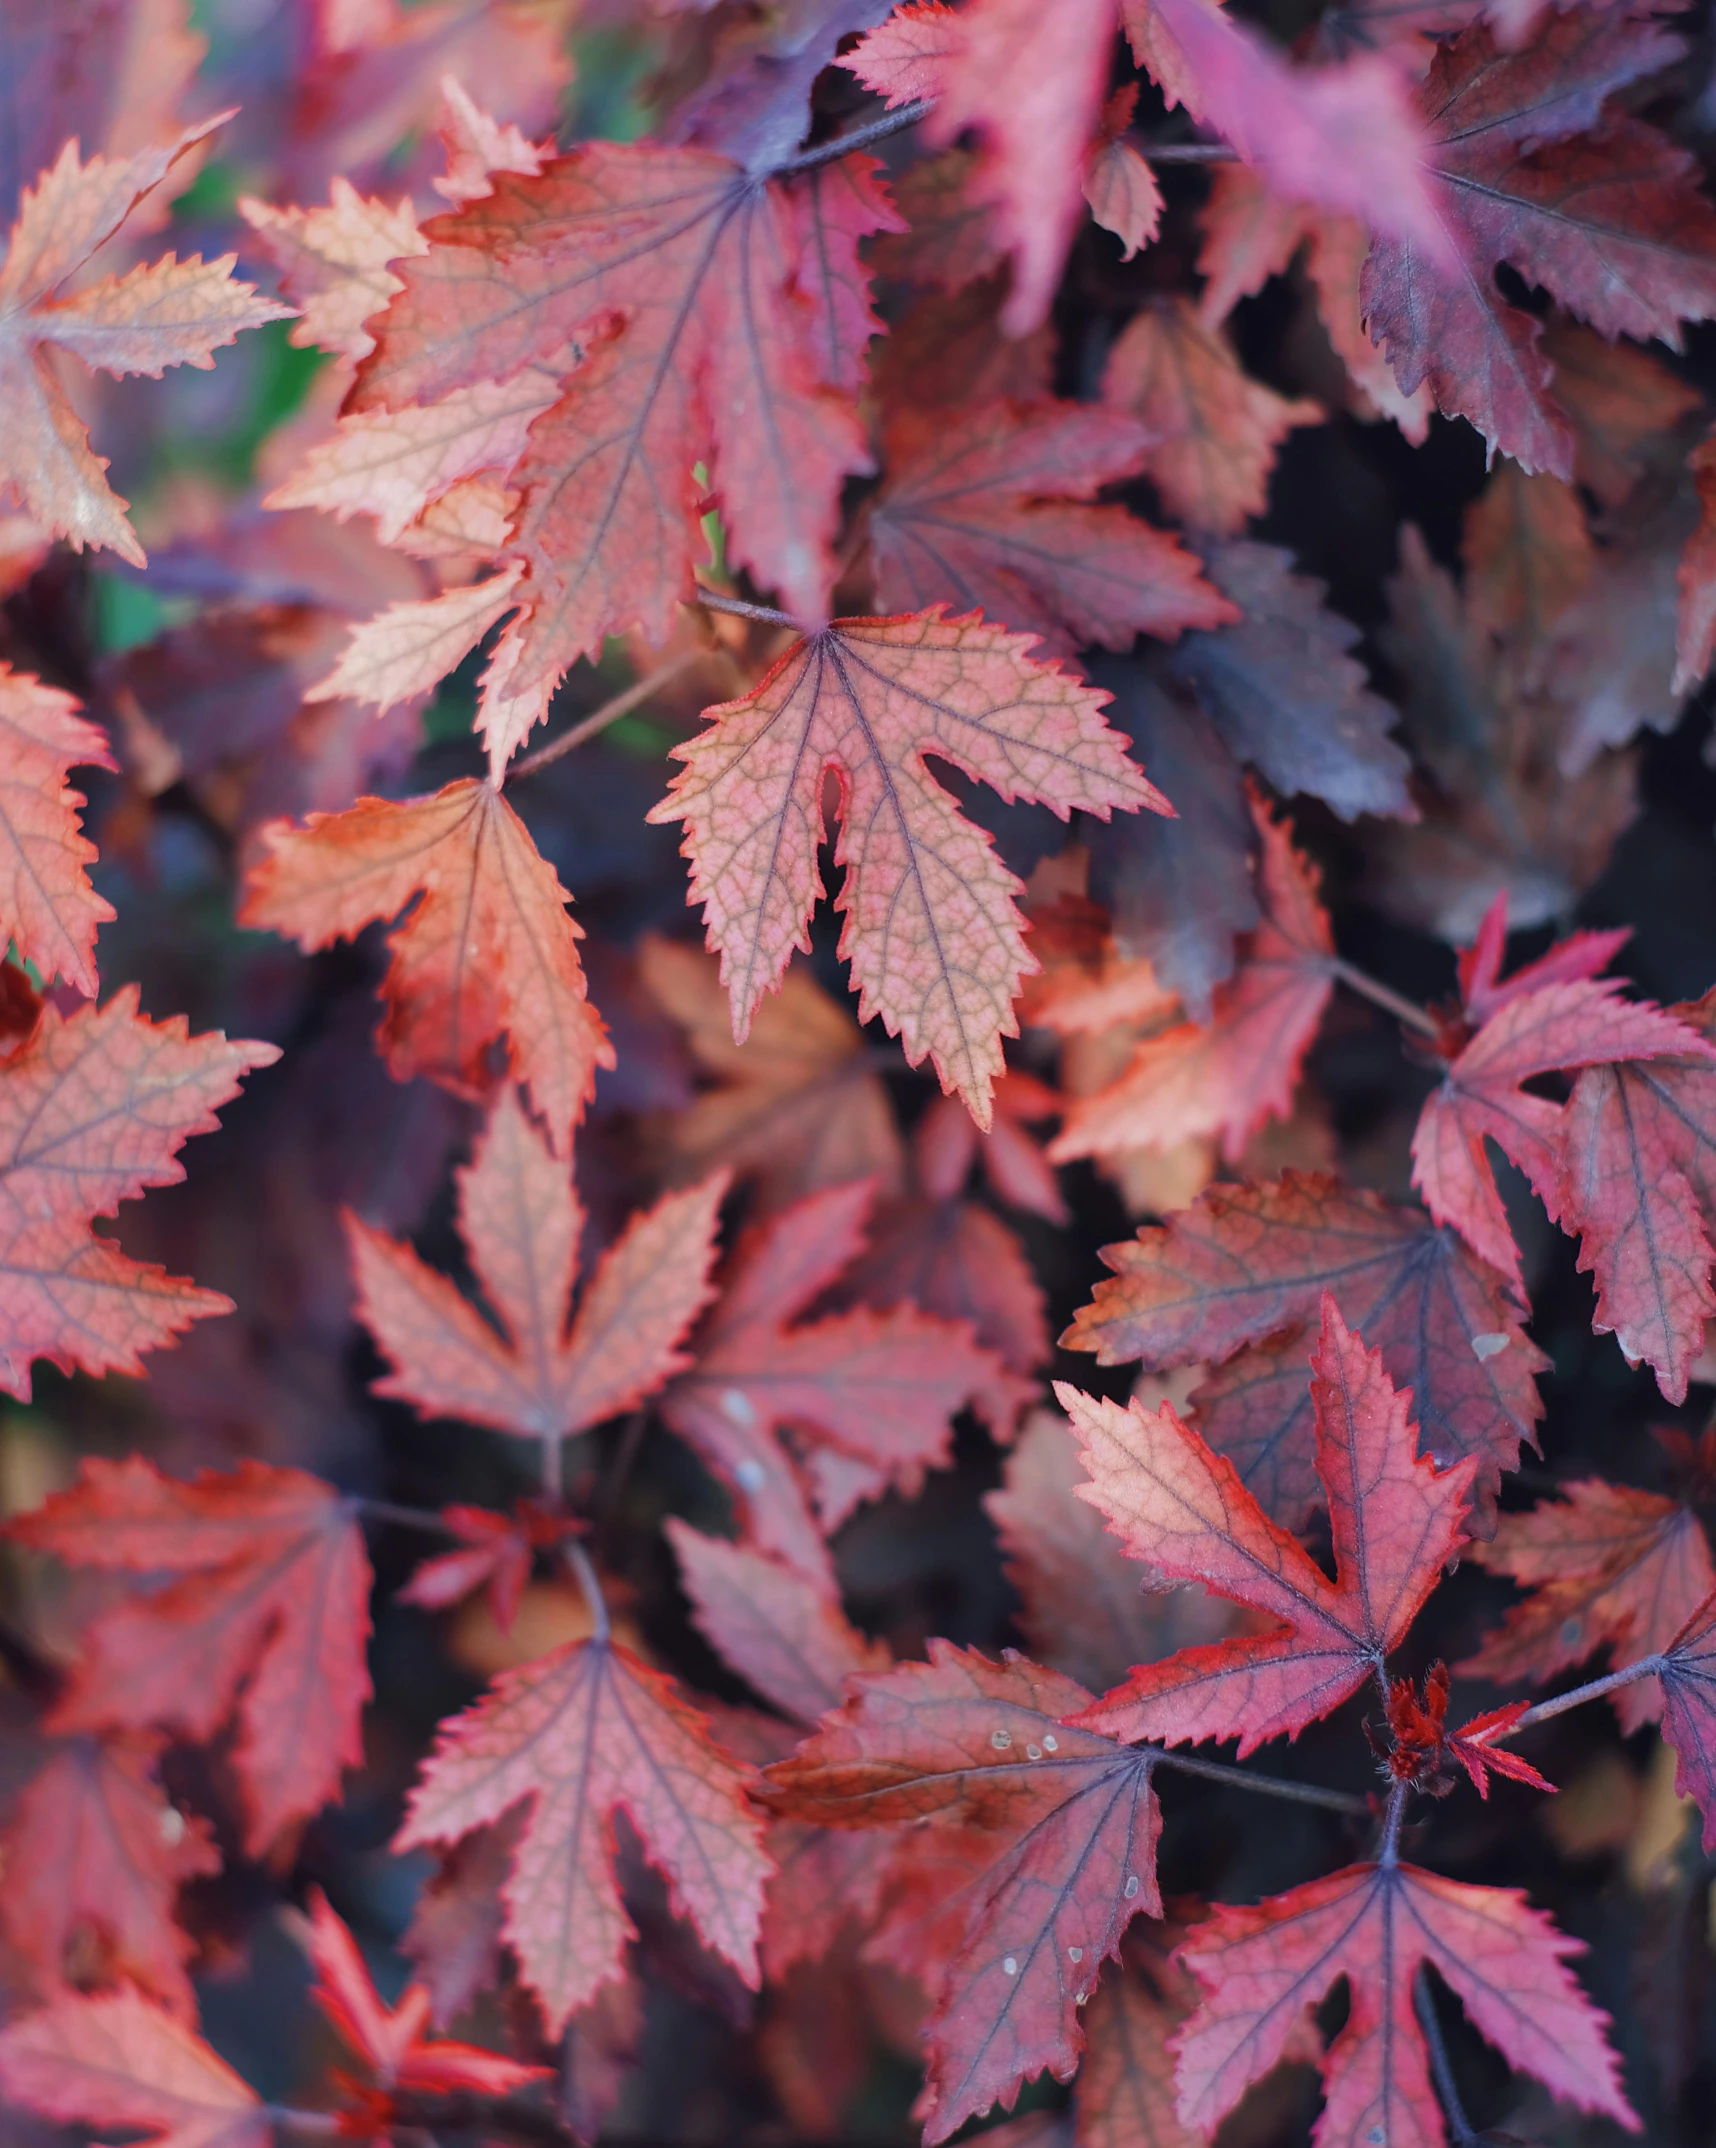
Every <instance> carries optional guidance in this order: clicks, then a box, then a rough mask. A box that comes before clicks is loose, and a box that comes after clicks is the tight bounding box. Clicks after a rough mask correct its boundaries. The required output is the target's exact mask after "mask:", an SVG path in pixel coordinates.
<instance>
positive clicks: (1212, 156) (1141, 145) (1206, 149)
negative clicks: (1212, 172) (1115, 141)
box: [1126, 134, 1239, 164]
mask: <svg viewBox="0 0 1716 2148" xmlns="http://www.w3.org/2000/svg"><path fill="white" fill-rule="evenodd" d="M1126 139H1127V142H1128V144H1129V145H1130V146H1131V147H1132V148H1133V149H1136V150H1137V152H1138V154H1139V155H1140V156H1141V157H1142V158H1143V159H1144V161H1145V163H1146V164H1237V163H1238V162H1239V151H1238V150H1237V149H1235V148H1234V147H1233V146H1232V144H1231V143H1229V142H1149V141H1143V140H1141V139H1140V138H1139V137H1138V136H1137V135H1135V134H1129V135H1128V136H1127V137H1126Z"/></svg>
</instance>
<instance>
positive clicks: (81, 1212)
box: [0, 985, 280, 1401]
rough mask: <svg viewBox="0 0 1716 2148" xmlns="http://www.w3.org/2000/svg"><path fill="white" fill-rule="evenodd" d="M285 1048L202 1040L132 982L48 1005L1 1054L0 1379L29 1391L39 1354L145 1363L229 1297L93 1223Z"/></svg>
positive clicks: (20, 1393)
mask: <svg viewBox="0 0 1716 2148" xmlns="http://www.w3.org/2000/svg"><path fill="white" fill-rule="evenodd" d="M279 1056H280V1055H279V1053H278V1052H277V1051H276V1050H275V1048H274V1046H273V1045H271V1044H246V1043H236V1044H235V1043H228V1041H227V1039H226V1038H225V1037H223V1036H222V1035H221V1034H220V1033H219V1032H218V1031H211V1032H210V1033H209V1034H207V1035H206V1036H201V1037H193V1036H192V1035H191V1034H190V1033H189V1031H188V1030H187V1028H186V1026H185V1023H184V1019H183V1017H182V1016H177V1015H176V1016H174V1017H173V1019H172V1020H171V1021H167V1022H151V1021H150V1020H149V1019H148V1018H147V1017H146V1016H144V1015H141V1014H139V1013H138V1012H137V988H136V986H135V985H127V986H126V988H125V989H124V991H122V992H120V993H118V994H117V995H116V996H115V997H114V998H113V999H110V1000H109V1001H108V1003H107V1005H106V1006H105V1007H102V1008H100V1009H97V1008H95V1007H82V1008H79V1010H78V1011H77V1013H76V1014H74V1015H72V1016H71V1017H70V1019H69V1020H67V1019H65V1018H63V1017H62V1016H61V1015H60V1014H59V1013H58V1011H57V1010H56V1009H55V1008H53V1007H51V1006H49V1007H44V1008H43V1009H42V1013H41V1018H40V1020H39V1022H38V1023H37V1025H36V1027H35V1029H34V1031H33V1032H32V1033H31V1035H30V1037H29V1038H28V1040H27V1041H26V1042H25V1043H23V1044H21V1045H20V1046H19V1047H18V1049H17V1050H16V1051H15V1052H13V1053H12V1055H11V1056H10V1057H9V1058H8V1059H6V1060H4V1061H3V1062H0V1266H3V1268H4V1276H3V1279H0V1313H3V1316H4V1333H3V1337H0V1389H3V1390H4V1392H5V1393H7V1394H9V1395H16V1396H17V1397H18V1398H19V1400H20V1401H28V1399H29V1395H30V1364H31V1361H32V1360H33V1359H35V1358H38V1357H45V1358H48V1359H50V1360H51V1361H52V1362H53V1363H54V1364H56V1365H58V1366H59V1367H60V1368H61V1370H62V1371H65V1372H70V1371H71V1370H72V1368H73V1367H74V1366H82V1367H83V1369H84V1370H85V1371H86V1372H141V1371H142V1369H143V1367H142V1362H141V1358H142V1353H143V1352H144V1351H145V1350H155V1349H159V1348H160V1347H161V1345H162V1344H163V1343H166V1342H170V1341H171V1340H172V1338H173V1337H174V1336H175V1335H177V1334H179V1333H181V1332H182V1331H183V1330H184V1329H185V1328H187V1327H189V1326H190V1324H191V1322H192V1321H193V1320H206V1319H208V1318H209V1317H210V1316H211V1315H212V1314H215V1313H226V1312H230V1311H231V1310H232V1307H231V1304H230V1302H229V1301H228V1300H227V1299H225V1298H223V1297H221V1296H220V1294H219V1293H218V1292H217V1291H212V1290H199V1289H198V1288H197V1286H196V1285H195V1284H194V1283H187V1282H183V1281H181V1280H180V1279H179V1278H178V1277H176V1276H170V1275H167V1274H164V1273H163V1272H162V1270H161V1269H159V1268H150V1267H145V1266H143V1265H142V1264H141V1263H140V1262H138V1261H134V1260H128V1259H127V1258H126V1256H125V1255H124V1254H123V1253H121V1252H120V1251H119V1249H118V1248H117V1247H116V1246H115V1245H114V1243H113V1241H112V1240H111V1239H109V1238H104V1237H99V1236H97V1235H96V1234H95V1233H94V1232H93V1231H92V1230H91V1228H90V1221H91V1218H92V1217H95V1216H110V1215H112V1214H113V1212H114V1210H115V1209H116V1208H117V1207H118V1206H119V1204H120V1202H121V1201H129V1200H132V1199H134V1198H135V1196H136V1195H138V1194H140V1193H141V1192H142V1191H143V1189H144V1187H146V1186H170V1185H172V1184H174V1183H175V1182H176V1181H177V1180H179V1179H181V1178H183V1176H184V1171H183V1169H182V1167H181V1166H180V1165H179V1164H178V1163H176V1162H175V1161H174V1158H175V1157H176V1156H177V1154H178V1151H179V1149H180V1148H181V1147H182V1146H183V1145H184V1143H185V1142H186V1141H187V1140H188V1139H189V1138H190V1136H191V1135H192V1134H202V1133H208V1132H210V1131H211V1130H212V1129H213V1127H214V1126H215V1124H216V1120H215V1110H216V1107H217V1106H219V1105H221V1104H224V1103H225V1102H226V1101H227V1100H228V1098H229V1097H232V1096H234V1095H236V1093H237V1090H238V1084H239V1079H240V1077H241V1076H242V1075H243V1074H244V1073H245V1072H246V1071H247V1070H248V1069H250V1068H253V1067H265V1066H268V1065H270V1064H272V1062H273V1061H274V1060H275V1059H277V1058H278V1057H279Z"/></svg>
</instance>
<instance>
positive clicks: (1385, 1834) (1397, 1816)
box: [1376, 1783, 1412, 1872]
mask: <svg viewBox="0 0 1716 2148" xmlns="http://www.w3.org/2000/svg"><path fill="white" fill-rule="evenodd" d="M1411 1795H1412V1792H1411V1790H1410V1789H1409V1787H1408V1786H1407V1785H1406V1784H1405V1783H1396V1784H1395V1786H1394V1788H1393V1789H1392V1790H1391V1791H1390V1792H1389V1793H1388V1810H1387V1811H1386V1812H1385V1813H1384V1814H1383V1816H1382V1840H1381V1842H1380V1843H1379V1844H1378V1845H1377V1851H1376V1861H1377V1863H1378V1864H1379V1865H1381V1867H1382V1869H1383V1870H1384V1871H1385V1872H1392V1871H1393V1869H1394V1867H1395V1866H1396V1865H1397V1864H1399V1862H1400V1828H1401V1823H1402V1822H1403V1821H1404V1820H1405V1818H1406V1800H1407V1799H1408V1798H1409V1797H1410V1796H1411Z"/></svg>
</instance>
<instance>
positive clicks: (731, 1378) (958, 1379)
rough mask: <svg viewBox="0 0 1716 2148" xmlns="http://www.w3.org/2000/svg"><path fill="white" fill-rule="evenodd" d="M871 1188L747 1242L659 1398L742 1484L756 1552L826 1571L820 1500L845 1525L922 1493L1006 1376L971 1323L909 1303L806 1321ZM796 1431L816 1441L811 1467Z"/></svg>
mask: <svg viewBox="0 0 1716 2148" xmlns="http://www.w3.org/2000/svg"><path fill="white" fill-rule="evenodd" d="M870 1194H871V1188H870V1187H869V1186H868V1185H867V1184H865V1183H864V1182H862V1181H860V1182H858V1183H856V1184H854V1185H851V1186H842V1187H835V1188H831V1189H830V1190H829V1191H827V1192H824V1193H817V1194H810V1195H807V1196H806V1198H805V1199H804V1200H802V1201H800V1202H798V1203H797V1204H796V1205H795V1206H794V1207H792V1208H790V1209H787V1210H786V1211H784V1213H782V1214H781V1215H779V1216H777V1217H775V1218H773V1219H772V1220H771V1221H770V1222H768V1223H766V1224H762V1225H760V1226H758V1227H757V1228H756V1229H755V1230H754V1231H753V1232H752V1233H751V1234H750V1235H749V1236H748V1237H747V1238H746V1239H744V1240H743V1241H741V1243H740V1245H739V1247H738V1248H737V1249H736V1251H735V1253H734V1256H733V1261H732V1264H731V1267H730V1270H729V1272H728V1275H727V1278H726V1281H725V1284H724V1287H723V1291H722V1296H721V1300H720V1303H719V1304H718V1305H717V1307H716V1309H715V1311H714V1312H713V1313H712V1314H711V1315H710V1317H709V1318H708V1320H707V1321H706V1322H705V1323H704V1326H703V1329H702V1331H701V1333H700V1334H699V1336H698V1338H697V1346H696V1357H695V1362H694V1363H693V1365H692V1367H691V1369H690V1370H689V1371H688V1372H687V1373H685V1374H684V1375H683V1376H682V1377H681V1378H680V1379H678V1380H676V1381H675V1382H674V1384H673V1386H672V1387H671V1388H670V1389H669V1390H668V1392H667V1394H666V1395H665V1396H664V1397H663V1398H662V1405H661V1407H662V1414H663V1416H664V1417H665V1418H666V1419H667V1422H668V1423H669V1424H670V1425H672V1426H673V1428H674V1430H675V1431H677V1432H678V1433H680V1434H681V1436H682V1437H684V1438H685V1439H687V1440H689V1441H691V1443H692V1444H693V1445H694V1446H695V1447H696V1448H697V1450H698V1452H699V1453H700V1454H701V1455H702V1456H703V1457H704V1459H705V1460H706V1461H707V1462H708V1463H709V1464H710V1465H711V1467H712V1468H714V1469H716V1470H717V1471H718V1472H719V1473H720V1475H721V1476H722V1477H723V1478H724V1479H725V1480H726V1481H727V1482H728V1484H729V1485H731V1486H732V1488H733V1489H734V1491H735V1492H736V1493H737V1494H738V1496H739V1498H740V1500H741V1502H742V1503H743V1507H744V1511H745V1514H746V1517H747V1520H748V1524H749V1534H750V1535H751V1537H752V1539H753V1540H754V1542H755V1543H756V1545H757V1548H758V1549H759V1550H761V1551H764V1552H767V1553H771V1554H773V1555H774V1556H776V1557H779V1558H782V1559H785V1560H786V1561H787V1562H788V1563H789V1564H790V1565H793V1566H795V1567H797V1568H799V1569H800V1570H801V1571H802V1572H804V1573H807V1574H809V1575H812V1576H815V1577H820V1576H822V1575H823V1574H824V1573H825V1572H826V1570H827V1554H826V1552H825V1551H824V1550H823V1547H822V1542H821V1534H820V1531H819V1530H818V1527H817V1524H816V1522H815V1521H813V1520H812V1518H811V1514H810V1504H811V1502H812V1501H814V1503H815V1505H816V1507H817V1509H818V1510H819V1513H820V1518H821V1523H822V1527H823V1528H824V1529H833V1528H835V1527H837V1526H838V1524H839V1523H840V1522H842V1521H843V1520H845V1518H846V1516H847V1514H848V1513H850V1511H851V1509H852V1507H853V1506H855V1505H856V1504H857V1503H858V1500H859V1499H860V1498H874V1497H876V1496H877V1495H878V1494H879V1493H880V1492H881V1491H882V1490H883V1488H884V1487H885V1486H886V1485H888V1484H890V1483H891V1484H894V1485H896V1486H897V1487H898V1488H899V1489H900V1490H902V1491H904V1492H906V1493H908V1494H909V1493H911V1492H914V1491H916V1490H917V1489H918V1487H919V1486H920V1485H921V1484H922V1482H923V1475H924V1471H925V1469H926V1468H928V1467H931V1466H933V1465H935V1464H938V1463H941V1462H945V1461H946V1460H947V1458H948V1455H949V1452H950V1449H951V1443H952V1425H951V1422H950V1420H951V1419H952V1417H953V1415H954V1413H955V1411H957V1410H958V1409H959V1408H960V1407H961V1406H962V1405H963V1404H965V1403H966V1402H968V1401H970V1400H971V1399H972V1398H973V1397H974V1396H975V1395H977V1394H979V1393H980V1392H981V1391H982V1390H984V1389H985V1388H986V1387H988V1386H990V1385H992V1384H993V1383H994V1382H995V1381H996V1380H997V1379H998V1378H999V1376H1000V1372H1001V1368H1000V1365H999V1364H998V1362H997V1361H996V1359H995V1358H994V1357H992V1356H991V1355H990V1353H989V1352H988V1351H986V1350H983V1349H981V1348H979V1347H978V1345H977V1344H976V1343H975V1342H974V1341H973V1340H972V1337H971V1335H970V1332H969V1330H967V1329H964V1328H959V1327H955V1326H954V1325H952V1323H950V1322H948V1321H945V1320H937V1319H934V1318H931V1317H930V1316H928V1315H926V1314H924V1313H921V1312H919V1311H918V1310H917V1309H916V1308H915V1307H914V1306H911V1305H899V1306H896V1307H894V1308H893V1309H891V1310H890V1311H887V1312H881V1313H878V1312H874V1311H872V1310H871V1309H870V1308H869V1307H867V1306H857V1307H854V1308H853V1309H852V1310H851V1311H848V1312H842V1313H831V1314H829V1315H827V1316H826V1317H824V1318H823V1319H820V1320H812V1321H806V1322H801V1323H798V1324H796V1325H795V1324H794V1322H795V1320H796V1316H797V1315H798V1314H799V1313H800V1312H802V1311H803V1310H804V1308H805V1307H806V1306H808V1305H809V1304H810V1303H811V1302H812V1301H813V1300H814V1299H815V1298H817V1297H820V1296H821V1294H822V1293H823V1292H824V1291H825V1290H826V1289H827V1288H828V1286H829V1285H830V1284H831V1283H832V1282H833V1281H834V1279H835V1278H836V1276H838V1275H839V1274H840V1273H841V1271H842V1270H843V1269H845V1268H846V1267H847V1266H848V1265H849V1263H850V1262H851V1260H852V1258H853V1256H854V1255H855V1254H856V1253H857V1251H858V1250H859V1248H860V1247H861V1246H862V1244H863V1242H864V1220H865V1217H866V1215H867V1213H868V1210H869V1206H870ZM788 1427H793V1428H801V1429H802V1431H803V1432H804V1433H806V1434H810V1435H814V1438H815V1442H816V1444H815V1445H814V1446H811V1447H810V1449H809V1451H808V1452H807V1453H806V1454H805V1472H804V1474H801V1471H800V1468H799V1466H798V1465H797V1464H796V1463H795V1461H794V1459H793V1458H792V1456H790V1455H789V1453H788V1451H787V1449H786V1447H785V1446H784V1445H783V1444H782V1441H781V1438H780V1434H781V1433H782V1431H783V1430H785V1429H787V1428H788ZM824 1443H826V1445H827V1446H828V1447H831V1448H832V1449H833V1450H834V1452H833V1454H831V1455H830V1454H825V1453H823V1452H821V1451H820V1449H821V1448H822V1446H823V1444H824ZM843 1464H845V1465H847V1466H846V1467H844V1468H843V1466H842V1465H843ZM807 1477H808V1483H807V1481H806V1479H807Z"/></svg>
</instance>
